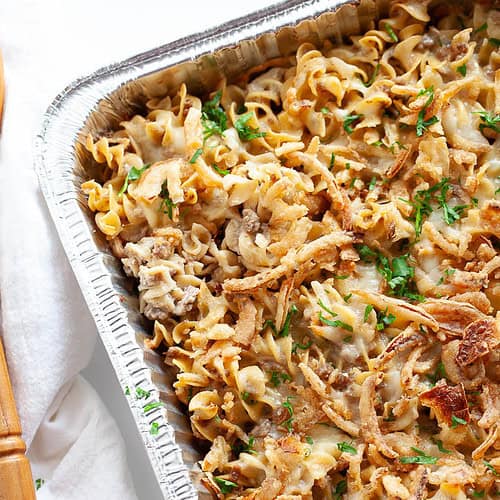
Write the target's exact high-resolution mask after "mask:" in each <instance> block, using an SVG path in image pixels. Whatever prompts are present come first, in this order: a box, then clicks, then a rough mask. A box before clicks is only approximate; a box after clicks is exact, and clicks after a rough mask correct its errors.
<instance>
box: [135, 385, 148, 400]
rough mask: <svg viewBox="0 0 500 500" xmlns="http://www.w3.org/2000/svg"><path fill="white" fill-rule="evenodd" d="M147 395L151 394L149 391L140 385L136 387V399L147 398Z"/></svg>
mask: <svg viewBox="0 0 500 500" xmlns="http://www.w3.org/2000/svg"><path fill="white" fill-rule="evenodd" d="M149 396H151V393H150V392H149V391H145V390H144V389H142V388H141V387H137V388H136V390H135V397H136V398H137V399H148V398H149Z"/></svg>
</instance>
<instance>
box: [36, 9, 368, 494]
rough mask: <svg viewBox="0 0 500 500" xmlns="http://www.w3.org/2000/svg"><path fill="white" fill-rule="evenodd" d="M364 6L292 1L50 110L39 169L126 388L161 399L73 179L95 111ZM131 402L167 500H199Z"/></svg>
mask: <svg viewBox="0 0 500 500" xmlns="http://www.w3.org/2000/svg"><path fill="white" fill-rule="evenodd" d="M358 3H359V1H357V0H352V1H345V0H308V1H301V0H291V1H287V2H282V3H279V4H276V5H273V6H271V7H268V8H266V9H262V10H260V11H257V12H255V13H253V14H249V15H247V16H244V17H241V18H238V19H235V20H232V21H229V22H227V23H224V24H222V25H221V26H219V27H215V28H212V29H210V30H208V31H206V32H203V33H197V34H194V35H191V36H187V37H184V38H181V39H179V40H177V41H175V42H171V43H168V44H166V45H163V46H161V47H158V48H155V49H152V50H149V51H146V52H143V53H141V54H138V55H136V56H133V57H130V58H128V59H125V60H123V61H121V62H118V63H114V64H111V65H108V66H104V67H102V68H100V69H98V70H97V71H95V72H93V73H91V74H90V75H88V76H84V77H81V78H78V79H76V80H74V81H73V82H72V83H71V84H70V85H68V86H67V87H66V88H65V89H64V90H63V91H62V92H60V93H59V94H58V95H57V96H56V97H55V98H54V100H53V101H52V103H51V104H50V106H49V107H48V108H47V110H46V112H45V113H44V115H43V117H42V124H41V127H40V130H39V132H38V133H37V134H36V136H35V141H34V166H35V171H36V173H37V176H38V180H39V184H40V188H41V190H42V193H43V195H44V198H45V200H46V203H47V206H48V209H49V212H50V214H51V217H52V219H53V221H54V223H55V226H56V230H57V233H58V235H59V238H60V240H61V242H62V244H63V247H64V250H65V253H66V255H67V257H68V260H69V262H70V265H71V267H72V269H73V271H74V273H75V276H76V279H77V281H78V283H79V286H80V289H81V290H82V293H83V296H84V298H85V301H86V303H87V305H88V307H89V309H90V312H91V314H92V317H93V318H94V321H95V323H96V326H97V329H98V331H99V334H100V336H101V338H102V340H103V343H104V346H105V348H106V351H107V352H108V355H109V358H110V360H111V363H112V365H113V368H114V370H115V373H116V375H117V377H118V380H119V382H120V385H121V386H122V387H124V386H125V385H126V384H132V383H133V384H134V385H135V386H140V387H141V388H143V389H145V390H146V391H149V392H150V393H151V394H152V400H154V401H159V390H158V389H157V388H156V387H155V385H154V384H153V382H152V380H151V374H150V369H149V368H148V366H147V365H146V363H145V361H144V357H143V351H142V349H141V348H140V347H139V345H138V344H137V341H136V338H135V332H134V330H133V328H132V326H131V325H130V324H129V322H128V319H127V311H126V309H125V308H124V306H123V305H122V304H120V296H119V293H118V292H117V290H116V288H115V287H114V286H113V284H112V282H111V279H110V277H109V276H107V275H106V272H104V271H103V268H104V264H103V258H104V256H103V254H101V252H99V251H98V250H97V248H96V246H95V243H94V242H93V240H92V238H91V234H90V230H89V229H88V227H87V226H86V222H85V220H84V218H83V214H82V211H81V209H80V207H79V205H78V200H77V197H76V192H77V188H76V187H75V185H74V184H73V182H72V175H71V172H72V169H73V167H74V165H75V143H76V141H77V139H78V134H79V132H80V131H81V129H82V128H83V126H84V124H85V123H86V120H87V119H88V117H89V115H90V113H91V112H92V111H94V110H95V109H96V107H97V105H98V104H99V102H101V101H102V100H103V99H105V98H106V97H107V96H109V95H110V93H111V92H113V91H115V90H116V89H117V88H118V87H120V86H121V85H123V84H125V83H127V82H129V81H131V80H135V79H137V78H139V77H142V76H146V75H148V74H151V73H154V72H156V71H159V70H162V69H165V68H166V67H171V66H175V65H176V64H179V63H181V62H184V61H189V60H195V59H197V58H199V57H201V56H203V55H206V54H210V53H213V52H216V51H218V50H221V49H223V48H226V47H232V46H235V45H237V44H238V43H240V42H241V41H243V40H248V39H253V38H256V37H258V36H260V35H263V34H265V33H269V32H278V31H279V29H280V28H283V27H285V26H294V25H296V24H297V23H299V22H300V21H303V20H304V19H309V18H313V17H316V16H317V15H319V14H321V13H323V12H326V11H332V10H335V9H336V8H338V7H340V6H341V5H344V4H354V5H357V4H358ZM199 42H203V43H204V47H205V50H204V51H197V48H196V47H197V44H198V43H199ZM52 165H56V167H53V166H52ZM62 166H65V167H66V168H65V169H64V173H65V174H66V175H64V178H63V179H62V180H61V178H58V177H57V174H58V173H59V172H60V171H61V170H62ZM58 183H59V184H58ZM61 188H64V189H62V190H61ZM111 306H112V307H114V311H117V313H116V314H115V315H114V316H113V317H112V318H109V317H107V316H106V314H105V313H104V310H105V309H106V308H109V307H111ZM127 401H128V403H129V407H130V409H131V412H132V414H133V416H134V420H135V422H136V425H137V427H138V429H139V432H140V434H141V436H142V439H143V442H144V445H145V447H146V450H147V453H148V456H149V459H150V461H151V464H152V466H153V470H154V472H155V475H156V478H157V480H158V483H159V485H160V488H161V490H162V493H163V495H164V497H165V498H167V499H172V500H174V499H175V500H188V499H194V498H197V493H196V491H195V488H194V486H193V484H192V482H191V480H190V479H189V474H188V470H187V467H186V466H185V465H184V462H183V460H182V457H181V451H180V448H179V446H178V445H177V444H176V442H175V438H174V429H173V427H172V425H171V424H169V423H168V421H167V419H166V416H165V412H164V411H163V410H162V409H161V408H159V407H157V408H153V409H151V411H148V412H147V413H145V412H144V411H143V406H144V405H143V400H137V399H135V398H133V397H128V398H127ZM152 422H158V423H160V430H159V433H158V435H156V436H152V435H151V434H150V428H151V424H152Z"/></svg>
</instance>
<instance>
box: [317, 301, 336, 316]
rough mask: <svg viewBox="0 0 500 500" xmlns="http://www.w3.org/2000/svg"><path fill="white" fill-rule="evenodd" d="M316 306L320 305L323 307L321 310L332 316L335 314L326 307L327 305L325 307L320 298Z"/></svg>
mask: <svg viewBox="0 0 500 500" xmlns="http://www.w3.org/2000/svg"><path fill="white" fill-rule="evenodd" d="M318 306H319V307H321V309H323V311H325V312H327V313H328V314H330V315H331V316H333V317H335V316H337V313H336V312H333V311H332V310H331V309H328V307H326V306H325V304H323V301H322V300H321V299H319V300H318Z"/></svg>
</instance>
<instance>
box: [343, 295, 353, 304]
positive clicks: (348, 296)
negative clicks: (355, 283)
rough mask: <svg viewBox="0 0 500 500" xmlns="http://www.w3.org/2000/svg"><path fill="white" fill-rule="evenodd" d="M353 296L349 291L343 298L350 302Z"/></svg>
mask: <svg viewBox="0 0 500 500" xmlns="http://www.w3.org/2000/svg"><path fill="white" fill-rule="evenodd" d="M351 297H352V293H348V294H347V295H344V296H343V297H342V298H343V299H344V302H346V303H349V300H350V298H351Z"/></svg>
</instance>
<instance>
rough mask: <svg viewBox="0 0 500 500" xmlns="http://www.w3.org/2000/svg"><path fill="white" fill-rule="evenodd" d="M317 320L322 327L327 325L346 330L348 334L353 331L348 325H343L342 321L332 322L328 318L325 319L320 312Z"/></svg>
mask: <svg viewBox="0 0 500 500" xmlns="http://www.w3.org/2000/svg"><path fill="white" fill-rule="evenodd" d="M319 320H320V321H321V323H323V324H324V325H327V326H333V327H334V328H343V329H344V330H347V331H349V332H352V331H354V330H353V328H352V326H351V325H348V324H347V323H344V322H343V321H341V320H339V319H336V320H334V321H332V320H330V319H328V318H325V317H324V316H323V313H321V312H320V313H319Z"/></svg>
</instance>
